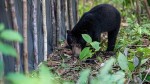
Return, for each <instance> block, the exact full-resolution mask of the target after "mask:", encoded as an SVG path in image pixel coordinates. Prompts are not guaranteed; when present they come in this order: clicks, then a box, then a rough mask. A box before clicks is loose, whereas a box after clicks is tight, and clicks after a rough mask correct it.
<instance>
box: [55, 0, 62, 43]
mask: <svg viewBox="0 0 150 84" xmlns="http://www.w3.org/2000/svg"><path fill="white" fill-rule="evenodd" d="M56 2H57V46H58V44H59V41H60V40H61V5H60V0H56Z"/></svg>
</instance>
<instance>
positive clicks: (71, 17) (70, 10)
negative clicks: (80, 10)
mask: <svg viewBox="0 0 150 84" xmlns="http://www.w3.org/2000/svg"><path fill="white" fill-rule="evenodd" d="M69 15H70V16H69V17H70V27H71V29H72V28H73V27H74V18H73V11H72V0H69Z"/></svg>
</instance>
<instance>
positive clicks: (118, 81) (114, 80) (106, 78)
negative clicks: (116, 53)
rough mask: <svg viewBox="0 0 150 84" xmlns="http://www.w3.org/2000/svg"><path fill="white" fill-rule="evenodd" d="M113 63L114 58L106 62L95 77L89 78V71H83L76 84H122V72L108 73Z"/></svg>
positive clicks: (123, 79) (123, 77) (123, 74)
mask: <svg viewBox="0 0 150 84" xmlns="http://www.w3.org/2000/svg"><path fill="white" fill-rule="evenodd" d="M115 61H116V59H115V58H110V59H109V60H107V61H106V62H105V63H104V66H103V67H102V68H101V69H100V70H99V73H98V74H97V75H96V77H92V78H89V74H90V69H85V70H84V71H82V72H81V73H80V78H79V79H78V81H77V84H88V83H89V84H124V82H125V73H124V72H123V71H121V70H119V71H117V72H115V73H110V71H111V70H112V66H113V64H114V63H115Z"/></svg>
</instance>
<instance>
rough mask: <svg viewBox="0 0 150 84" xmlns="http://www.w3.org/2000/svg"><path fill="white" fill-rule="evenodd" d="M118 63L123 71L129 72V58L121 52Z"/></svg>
mask: <svg viewBox="0 0 150 84" xmlns="http://www.w3.org/2000/svg"><path fill="white" fill-rule="evenodd" d="M117 60H118V63H119V66H120V67H121V69H122V70H129V67H128V60H127V57H126V56H124V55H123V54H122V53H121V52H119V56H118V59H117Z"/></svg>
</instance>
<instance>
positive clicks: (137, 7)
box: [136, 0, 141, 24]
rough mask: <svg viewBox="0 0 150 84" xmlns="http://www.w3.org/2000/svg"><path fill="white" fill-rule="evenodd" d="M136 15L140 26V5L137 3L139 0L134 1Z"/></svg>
mask: <svg viewBox="0 0 150 84" xmlns="http://www.w3.org/2000/svg"><path fill="white" fill-rule="evenodd" d="M136 15H137V21H138V24H140V21H141V18H140V3H139V0H136Z"/></svg>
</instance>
